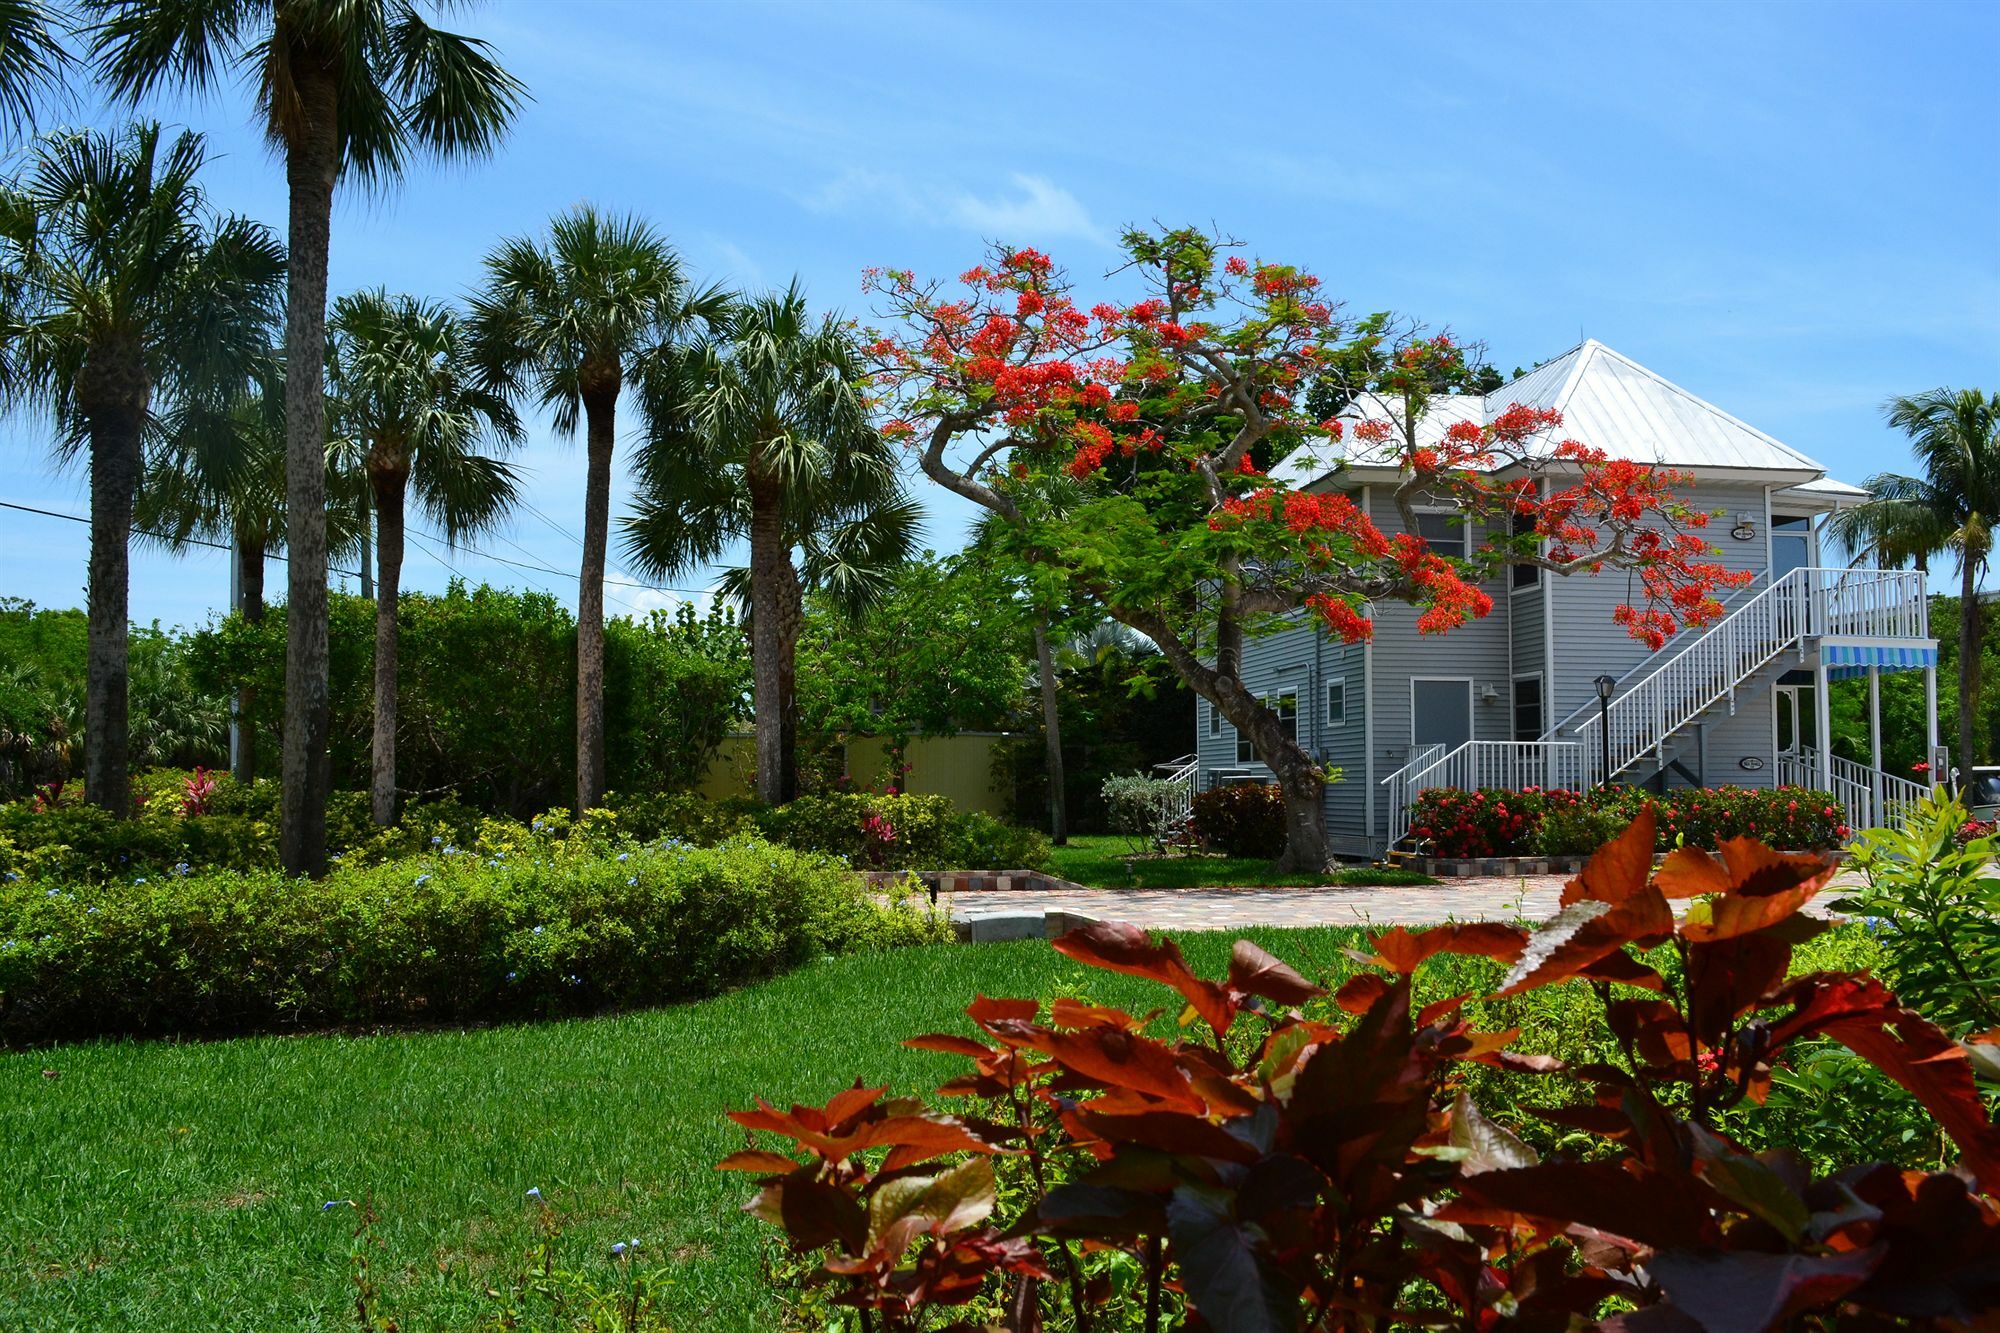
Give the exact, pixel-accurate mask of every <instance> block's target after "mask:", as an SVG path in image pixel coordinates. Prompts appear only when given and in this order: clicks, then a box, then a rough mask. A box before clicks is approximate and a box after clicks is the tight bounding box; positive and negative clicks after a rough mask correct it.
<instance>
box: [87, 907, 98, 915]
mask: <svg viewBox="0 0 2000 1333" xmlns="http://www.w3.org/2000/svg"><path fill="white" fill-rule="evenodd" d="M84 915H85V916H96V915H97V909H96V908H95V907H93V908H91V909H90V910H89V911H88V912H85V913H84Z"/></svg>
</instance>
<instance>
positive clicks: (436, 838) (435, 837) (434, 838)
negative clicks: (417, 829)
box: [431, 833, 444, 847]
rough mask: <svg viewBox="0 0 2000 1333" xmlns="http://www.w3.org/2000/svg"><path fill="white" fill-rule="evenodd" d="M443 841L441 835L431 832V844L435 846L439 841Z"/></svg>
mask: <svg viewBox="0 0 2000 1333" xmlns="http://www.w3.org/2000/svg"><path fill="white" fill-rule="evenodd" d="M443 841H444V839H443V838H441V837H439V836H438V835H437V834H435V833H433V834H431V846H433V847H435V846H437V845H438V844H439V843H441V842H443Z"/></svg>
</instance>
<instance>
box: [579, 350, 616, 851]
mask: <svg viewBox="0 0 2000 1333" xmlns="http://www.w3.org/2000/svg"><path fill="white" fill-rule="evenodd" d="M584 376H585V379H586V381H587V382H586V383H585V385H584V391H583V413H584V453H585V456H586V458H587V459H588V463H587V469H588V470H587V472H586V474H585V478H584V490H583V574H582V577H581V578H580V579H579V580H578V582H577V589H576V813H577V814H579V815H581V814H582V813H583V812H584V811H586V810H589V809H591V808H592V807H594V806H597V805H599V804H602V802H603V800H604V787H605V762H604V553H605V545H606V543H607V541H608V540H609V536H610V531H611V451H612V446H613V444H614V442H615V440H616V438H617V412H618V387H619V382H620V379H621V372H620V370H619V368H618V367H616V366H610V367H605V366H586V367H585V368H584Z"/></svg>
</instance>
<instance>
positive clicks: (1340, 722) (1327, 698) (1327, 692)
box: [1321, 676, 1347, 727]
mask: <svg viewBox="0 0 2000 1333" xmlns="http://www.w3.org/2000/svg"><path fill="white" fill-rule="evenodd" d="M1335 690H1339V691H1340V707H1339V708H1337V709H1336V708H1335V707H1334V706H1333V692H1334V691H1335ZM1322 694H1323V695H1324V698H1323V699H1322V700H1321V703H1322V705H1323V706H1324V707H1325V709H1326V712H1325V714H1324V716H1323V721H1324V722H1325V724H1326V725H1327V726H1329V727H1344V726H1346V725H1347V677H1345V676H1329V677H1327V680H1326V688H1325V689H1324V690H1323V691H1322Z"/></svg>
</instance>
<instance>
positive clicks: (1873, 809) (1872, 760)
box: [1868, 664, 1889, 828]
mask: <svg viewBox="0 0 2000 1333" xmlns="http://www.w3.org/2000/svg"><path fill="white" fill-rule="evenodd" d="M1888 822H1889V821H1888V820H1887V819H1885V818H1883V811H1882V668H1881V667H1879V666H1875V665H1872V664H1871V665H1870V666H1869V668H1868V827H1869V828H1874V827H1876V826H1878V825H1882V824H1887V823H1888Z"/></svg>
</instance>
